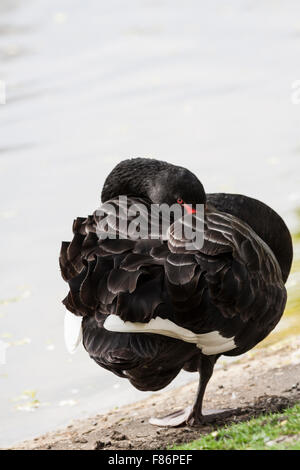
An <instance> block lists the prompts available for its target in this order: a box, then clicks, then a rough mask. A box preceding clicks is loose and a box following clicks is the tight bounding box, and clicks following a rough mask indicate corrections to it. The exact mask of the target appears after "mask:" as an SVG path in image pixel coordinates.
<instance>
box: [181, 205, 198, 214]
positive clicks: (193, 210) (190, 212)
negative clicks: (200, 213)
mask: <svg viewBox="0 0 300 470" xmlns="http://www.w3.org/2000/svg"><path fill="white" fill-rule="evenodd" d="M183 207H184V208H185V210H186V211H187V213H188V214H196V209H193V207H192V206H190V205H189V204H183Z"/></svg>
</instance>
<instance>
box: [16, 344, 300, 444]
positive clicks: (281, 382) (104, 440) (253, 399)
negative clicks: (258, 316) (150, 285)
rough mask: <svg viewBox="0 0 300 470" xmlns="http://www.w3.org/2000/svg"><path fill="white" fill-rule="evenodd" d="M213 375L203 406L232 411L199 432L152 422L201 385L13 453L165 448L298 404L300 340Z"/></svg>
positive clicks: (74, 426) (54, 434)
mask: <svg viewBox="0 0 300 470" xmlns="http://www.w3.org/2000/svg"><path fill="white" fill-rule="evenodd" d="M220 361H221V365H222V367H221V368H219V369H218V370H216V371H215V373H214V375H213V378H212V379H211V381H210V383H209V385H208V389H207V393H206V396H205V403H204V405H205V408H208V409H211V408H230V409H231V410H232V412H231V413H230V415H229V416H228V417H226V418H224V419H223V420H219V421H218V422H215V423H211V424H210V425H206V426H199V427H196V428H190V427H181V428H159V427H155V426H152V425H150V424H149V423H148V420H149V418H150V417H152V416H163V415H164V414H167V413H168V412H169V411H170V410H176V409H180V408H182V407H185V406H187V405H188V404H191V403H192V401H193V398H194V396H195V392H196V387H197V382H196V381H195V382H192V383H189V384H188V385H185V386H182V387H180V388H177V389H175V390H171V391H168V392H160V393H155V394H153V396H151V397H150V398H148V399H146V400H143V401H140V402H138V403H134V404H132V405H129V406H124V407H122V408H119V409H117V410H114V411H111V412H109V413H106V414H104V415H97V416H94V417H92V418H89V419H86V420H81V421H74V422H73V423H72V424H70V425H69V426H68V427H67V428H66V429H63V430H59V431H56V432H51V433H47V434H45V435H43V436H40V437H36V438H35V439H33V440H30V441H26V442H23V443H21V444H19V445H16V446H14V447H13V448H14V449H41V450H44V449H74V450H78V449H80V450H83V449H94V450H105V449H110V450H118V449H156V450H159V449H165V448H167V447H168V446H170V445H173V444H178V443H182V442H188V441H191V440H193V439H196V438H199V437H200V436H201V435H202V434H204V433H208V432H211V431H212V430H213V429H215V428H216V427H218V426H220V425H222V424H224V423H231V422H238V421H241V420H247V419H249V418H250V417H253V416H257V415H259V414H261V413H265V412H271V411H272V412H274V411H281V410H282V409H284V408H286V407H288V406H290V405H293V404H294V403H296V402H300V337H295V338H293V339H291V338H289V340H288V342H287V341H285V342H284V343H280V344H277V345H276V346H275V347H274V346H273V347H269V348H268V349H256V350H255V351H254V352H250V353H248V354H247V355H246V356H244V357H243V358H242V359H240V360H239V362H237V363H232V364H230V365H226V364H222V360H220Z"/></svg>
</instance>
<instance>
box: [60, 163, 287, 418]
mask: <svg viewBox="0 0 300 470" xmlns="http://www.w3.org/2000/svg"><path fill="white" fill-rule="evenodd" d="M119 196H127V203H126V204H134V203H136V202H143V203H144V205H145V207H149V205H150V204H163V203H165V204H169V205H172V204H174V203H177V204H178V206H181V208H182V210H183V212H184V211H185V210H187V211H188V212H189V213H192V220H194V219H196V218H197V212H196V211H195V209H194V208H195V207H196V205H197V204H202V205H203V206H202V207H204V212H203V214H204V216H203V224H204V240H203V245H202V247H200V248H199V249H198V248H197V249H196V248H195V249H194V250H186V249H185V246H186V245H185V243H184V242H185V240H183V239H178V238H176V236H175V232H174V230H173V228H174V222H175V220H173V222H172V224H171V225H170V227H169V230H168V234H167V237H164V236H163V235H161V236H160V237H159V238H156V239H151V238H148V239H147V238H145V239H143V238H141V239H138V238H134V237H133V238H130V237H128V234H127V236H122V230H123V229H122V228H120V227H121V223H120V219H121V218H122V213H124V212H122V211H124V210H127V208H128V206H126V207H124V206H123V207H121V205H122V204H120V198H119ZM101 200H102V203H105V202H107V201H109V203H110V207H111V205H112V207H114V208H115V209H116V213H117V221H115V222H113V221H112V222H107V223H108V226H106V228H105V229H104V228H102V229H101V224H100V229H99V220H100V221H101V220H102V219H101V217H100V218H99V215H97V211H95V212H94V214H93V215H89V216H88V217H87V218H77V219H76V220H75V221H74V224H73V232H74V237H73V240H72V241H71V242H63V243H62V248H61V253H60V268H61V273H62V276H63V278H64V280H65V281H67V282H68V285H69V293H68V295H67V297H66V298H65V299H64V300H63V303H64V305H65V306H66V308H67V309H68V310H69V311H70V312H72V314H70V313H68V312H67V314H66V320H65V322H66V323H65V328H66V341H67V343H68V344H69V348H73V347H74V346H76V344H77V343H78V342H79V341H80V340H81V339H82V341H83V345H84V347H85V349H86V350H87V352H88V353H89V355H90V357H91V358H92V359H94V361H96V363H97V364H99V365H100V366H101V367H104V368H105V369H108V370H109V371H111V372H113V373H114V374H116V375H118V376H120V377H125V378H127V379H128V380H129V381H130V382H131V383H132V384H133V385H134V386H135V387H136V388H137V389H139V390H145V391H146V390H153V391H154V390H160V389H162V388H163V387H165V386H166V385H168V384H169V383H170V382H171V381H172V380H173V379H174V378H175V377H176V376H177V374H178V373H179V372H180V370H182V369H184V370H186V371H191V372H195V371H198V372H199V374H200V379H199V387H198V391H197V396H196V400H195V402H194V405H193V406H192V407H188V408H186V409H185V410H180V411H177V412H175V413H170V414H169V415H168V416H166V417H164V418H161V419H153V420H152V421H151V422H152V424H156V425H161V426H164V425H166V426H178V425H180V424H183V423H185V424H189V425H197V424H201V423H203V422H205V421H207V420H209V419H211V418H214V419H216V416H217V415H216V413H214V414H213V416H209V415H207V414H204V413H203V411H202V401H203V396H204V392H205V389H206V386H207V384H208V381H209V379H210V377H211V375H212V373H213V368H214V365H215V363H216V361H217V359H218V358H219V357H220V356H221V355H222V354H224V355H228V356H236V355H239V354H242V353H244V352H246V351H248V350H250V349H251V348H253V347H254V346H255V345H256V344H257V343H259V342H260V341H262V340H263V339H264V338H265V337H266V336H267V335H268V334H269V333H270V332H271V331H272V330H273V329H274V327H275V326H276V325H277V323H278V322H279V320H280V318H281V316H282V314H283V312H284V308H285V305H286V299H287V293H286V289H285V286H284V284H285V282H286V280H287V278H288V275H289V272H290V268H291V263H292V258H293V248H292V241H291V235H290V232H289V230H288V228H287V227H286V225H285V223H284V222H283V220H282V219H281V217H280V216H279V215H278V214H277V213H276V212H274V211H273V210H272V209H271V208H269V207H268V206H266V205H265V204H263V203H262V202H259V201H257V200H255V199H252V198H249V197H246V196H242V195H238V194H221V193H216V194H206V193H205V191H204V188H203V186H202V184H201V183H200V181H199V180H198V178H197V177H196V176H195V175H194V174H193V173H191V172H190V171H189V170H187V169H185V168H182V167H178V166H175V165H171V164H169V163H166V162H162V161H158V160H154V159H147V158H135V159H128V160H125V161H122V162H121V163H119V164H118V165H117V166H116V167H115V168H114V169H113V170H112V172H111V173H110V174H109V176H108V177H107V179H106V181H105V184H104V186H103V190H102V195H101ZM104 212H105V211H104ZM105 214H106V215H108V216H109V214H108V212H105ZM107 220H112V219H109V217H107ZM130 220H131V219H130ZM110 224H111V226H109V225H110ZM113 226H114V229H115V230H116V232H115V233H116V234H117V236H116V237H115V238H110V237H106V238H105V237H103V238H102V237H101V233H102V232H101V230H102V231H103V233H104V232H105V233H107V231H109V230H110V229H111V228H112V227H113ZM126 228H127V226H126ZM99 230H100V233H99ZM73 314H74V315H73ZM78 322H79V325H80V328H78ZM79 329H80V330H81V331H79ZM80 335H81V336H80Z"/></svg>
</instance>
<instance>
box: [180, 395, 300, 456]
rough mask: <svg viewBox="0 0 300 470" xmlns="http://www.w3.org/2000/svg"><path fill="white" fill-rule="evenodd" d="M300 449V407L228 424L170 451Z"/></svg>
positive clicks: (299, 405)
mask: <svg viewBox="0 0 300 470" xmlns="http://www.w3.org/2000/svg"><path fill="white" fill-rule="evenodd" d="M179 449H184V450H193V449H195V450H232V449H234V450H249V449H252V450H266V449H269V450H300V404H298V405H295V406H294V407H293V408H289V409H287V410H285V411H284V412H281V413H275V414H269V415H263V416H260V417H258V418H253V419H251V420H249V421H246V422H243V423H238V424H232V425H230V426H229V425H228V426H225V427H222V428H219V429H217V430H215V431H213V432H212V433H210V434H207V435H204V436H203V437H201V439H199V440H197V441H193V442H190V443H188V444H181V445H178V446H175V447H172V450H179Z"/></svg>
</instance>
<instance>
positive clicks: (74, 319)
mask: <svg viewBox="0 0 300 470" xmlns="http://www.w3.org/2000/svg"><path fill="white" fill-rule="evenodd" d="M81 323H82V317H78V316H76V315H74V313H71V312H68V311H67V312H66V314H65V322H64V337H65V345H66V348H67V350H68V351H69V353H70V354H73V353H74V352H75V351H76V349H77V347H78V345H79V344H80V343H81V341H82V325H81Z"/></svg>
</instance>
